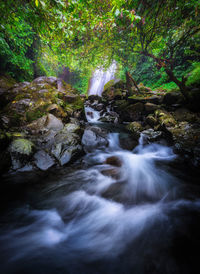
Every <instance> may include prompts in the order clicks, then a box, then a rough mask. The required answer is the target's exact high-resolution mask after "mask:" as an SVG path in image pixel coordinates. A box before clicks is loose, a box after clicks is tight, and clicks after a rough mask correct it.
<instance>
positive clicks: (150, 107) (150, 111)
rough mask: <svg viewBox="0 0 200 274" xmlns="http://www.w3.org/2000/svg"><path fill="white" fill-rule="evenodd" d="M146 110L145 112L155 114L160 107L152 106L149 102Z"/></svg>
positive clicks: (145, 106)
mask: <svg viewBox="0 0 200 274" xmlns="http://www.w3.org/2000/svg"><path fill="white" fill-rule="evenodd" d="M144 108H145V111H146V112H147V113H153V112H154V111H155V110H157V109H159V108H160V106H158V105H156V104H152V103H148V102H147V103H146V104H145V105H144Z"/></svg>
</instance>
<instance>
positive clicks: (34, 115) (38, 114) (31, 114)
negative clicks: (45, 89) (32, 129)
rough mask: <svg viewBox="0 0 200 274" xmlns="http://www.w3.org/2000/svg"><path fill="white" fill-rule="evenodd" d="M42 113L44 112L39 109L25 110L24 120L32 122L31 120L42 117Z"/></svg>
mask: <svg viewBox="0 0 200 274" xmlns="http://www.w3.org/2000/svg"><path fill="white" fill-rule="evenodd" d="M43 115H45V112H42V111H41V110H39V109H36V110H32V111H27V112H26V120H27V122H32V121H34V120H37V119H38V118H40V117H42V116H43Z"/></svg>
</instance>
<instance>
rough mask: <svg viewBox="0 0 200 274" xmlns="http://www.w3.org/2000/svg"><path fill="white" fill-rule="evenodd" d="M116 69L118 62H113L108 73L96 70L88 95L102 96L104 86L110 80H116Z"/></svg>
mask: <svg viewBox="0 0 200 274" xmlns="http://www.w3.org/2000/svg"><path fill="white" fill-rule="evenodd" d="M116 69H117V64H116V62H113V63H112V65H111V66H110V67H109V68H108V70H107V71H104V69H103V68H99V69H96V70H95V72H94V73H93V76H92V78H91V81H90V88H89V91H88V95H98V96H101V94H102V91H103V88H104V85H105V84H106V83H107V82H109V81H110V80H114V79H115V73H116Z"/></svg>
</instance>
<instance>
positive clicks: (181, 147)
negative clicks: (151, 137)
mask: <svg viewBox="0 0 200 274" xmlns="http://www.w3.org/2000/svg"><path fill="white" fill-rule="evenodd" d="M167 130H168V131H169V132H170V133H171V135H172V138H173V141H174V144H175V151H176V152H177V153H178V154H180V155H181V157H183V159H185V160H186V162H188V164H189V165H191V163H192V164H193V165H194V166H197V167H199V166H200V127H199V124H190V123H188V122H180V123H179V124H178V125H176V127H170V128H169V127H168V128H167Z"/></svg>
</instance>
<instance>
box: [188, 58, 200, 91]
mask: <svg viewBox="0 0 200 274" xmlns="http://www.w3.org/2000/svg"><path fill="white" fill-rule="evenodd" d="M192 68H193V69H192V70H191V71H190V72H189V74H188V76H189V77H188V79H187V82H186V83H187V85H188V86H191V85H194V84H198V85H200V62H196V63H193V64H192Z"/></svg>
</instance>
